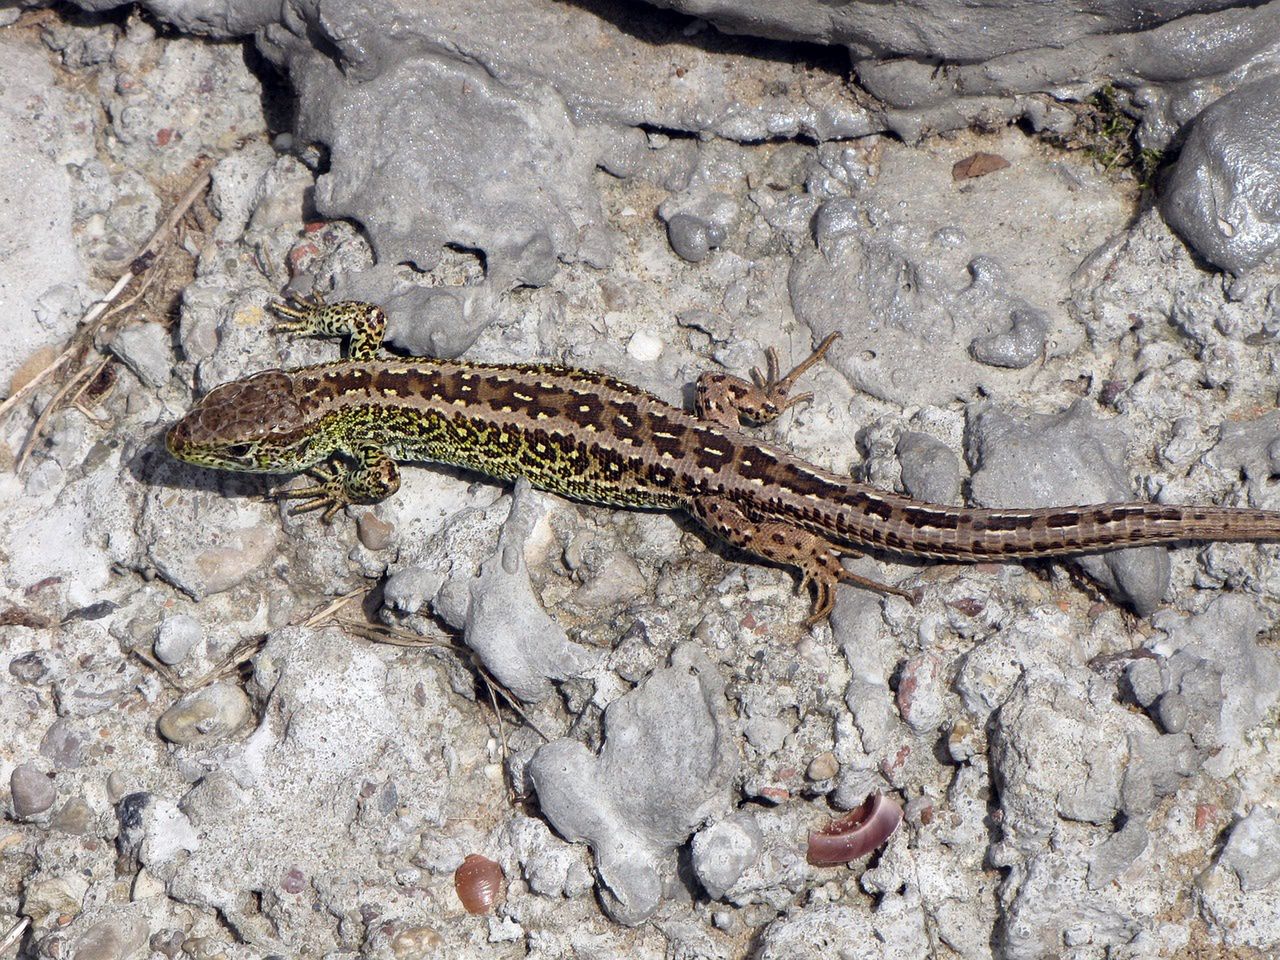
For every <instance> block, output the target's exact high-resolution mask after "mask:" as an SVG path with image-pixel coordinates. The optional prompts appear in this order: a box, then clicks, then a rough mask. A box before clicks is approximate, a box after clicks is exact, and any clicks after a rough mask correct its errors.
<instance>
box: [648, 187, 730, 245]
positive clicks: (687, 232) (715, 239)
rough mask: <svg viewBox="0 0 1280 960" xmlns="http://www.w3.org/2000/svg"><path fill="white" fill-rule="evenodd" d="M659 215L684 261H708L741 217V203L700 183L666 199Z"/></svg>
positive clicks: (668, 235)
mask: <svg viewBox="0 0 1280 960" xmlns="http://www.w3.org/2000/svg"><path fill="white" fill-rule="evenodd" d="M658 216H659V217H660V218H661V219H662V220H664V221H665V222H666V224H667V240H668V241H669V242H670V243H671V249H672V250H674V251H675V252H676V254H677V255H678V256H679V257H681V258H682V259H684V260H688V261H689V262H690V263H698V262H699V261H702V260H705V259H706V258H707V255H708V254H709V253H710V252H711V250H712V248H714V247H719V246H720V245H722V244H723V243H724V241H725V238H726V237H727V236H728V232H729V230H730V229H731V228H732V226H733V224H734V222H735V221H736V220H737V218H738V204H737V203H736V202H735V201H734V199H733V198H732V197H731V196H729V195H727V194H724V193H719V192H716V191H713V190H710V189H708V188H707V187H705V186H698V187H695V188H693V189H691V190H689V191H688V192H686V193H682V194H676V195H674V196H671V197H668V198H667V199H666V200H664V201H663V202H662V204H661V206H659V207H658Z"/></svg>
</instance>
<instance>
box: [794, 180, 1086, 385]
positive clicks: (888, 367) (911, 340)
mask: <svg viewBox="0 0 1280 960" xmlns="http://www.w3.org/2000/svg"><path fill="white" fill-rule="evenodd" d="M907 202H908V201H907V200H906V199H902V198H900V196H899V195H898V194H897V193H895V192H894V189H893V188H892V187H891V186H886V185H883V184H878V185H877V187H876V189H875V191H869V192H868V194H867V196H866V198H865V199H863V198H860V199H859V200H857V201H854V200H850V199H848V198H833V199H830V200H827V201H826V202H825V203H824V204H823V205H822V207H820V208H819V209H818V212H817V214H816V216H815V218H814V221H813V240H814V243H813V246H812V247H809V248H802V249H801V250H800V252H799V253H798V254H797V255H796V257H795V258H794V260H793V261H792V264H791V269H790V271H789V273H788V276H787V290H788V293H789V295H790V297H791V306H792V308H793V309H794V311H795V314H796V317H797V318H798V319H799V320H801V322H803V323H804V324H806V325H807V326H808V327H809V328H810V329H811V330H812V331H813V333H814V336H815V337H818V338H820V337H824V336H826V335H827V334H829V333H833V332H837V331H838V332H840V333H841V334H842V335H843V337H842V339H841V340H840V341H839V342H838V343H836V345H835V346H834V347H833V348H832V350H831V352H830V353H829V354H828V358H829V362H831V363H832V364H833V365H834V366H835V367H836V368H837V369H839V370H840V371H841V372H842V373H843V374H845V376H847V377H848V378H849V381H850V383H852V384H853V385H854V386H855V387H856V388H858V389H859V390H864V391H866V392H867V393H870V394H871V395H872V396H875V397H878V398H880V399H884V400H890V401H893V402H895V403H901V404H945V403H947V402H949V401H951V400H953V399H955V398H957V397H968V396H970V395H972V393H973V392H974V391H975V390H977V389H978V387H979V386H980V385H982V384H983V383H984V382H988V381H990V379H991V376H992V373H991V369H992V368H991V367H990V366H988V365H987V364H986V363H981V362H979V361H978V360H977V359H975V357H974V355H973V354H972V353H971V352H970V350H969V349H968V347H969V344H971V343H973V342H975V341H977V342H979V343H980V344H988V341H987V340H986V339H985V338H988V337H996V339H995V340H991V341H990V342H989V344H988V346H986V347H982V351H986V353H985V354H984V355H985V356H987V358H988V359H1000V358H1003V359H1006V360H1018V362H1020V360H1021V359H1023V358H1024V357H1023V354H1019V353H1018V350H1021V349H1022V348H1021V347H1019V346H1018V343H1022V342H1025V343H1029V344H1031V345H1032V346H1033V347H1034V346H1035V344H1036V342H1038V341H1037V336H1038V334H1037V329H1038V328H1037V325H1036V324H1035V323H1027V324H1024V328H1025V329H1024V331H1023V333H1025V334H1026V336H1025V337H1022V339H1021V340H1019V338H1018V336H1014V338H1013V340H1010V339H1009V337H1008V336H1007V334H1008V331H1009V323H1010V320H1009V318H1010V317H1011V316H1014V315H1018V316H1027V317H1041V316H1042V314H1041V313H1040V312H1037V311H1036V310H1035V309H1034V308H1033V307H1032V305H1031V304H1029V303H1028V302H1027V301H1026V300H1025V299H1024V298H1023V297H1022V296H1021V295H1020V294H1019V293H1018V292H1017V291H1016V289H1015V288H1014V286H1013V284H1012V283H1011V282H1010V280H1009V278H1008V277H1006V276H1005V273H1004V271H1003V270H1002V269H1000V268H999V266H998V265H997V264H996V262H995V261H994V260H993V259H992V258H991V257H989V256H985V255H984V256H974V257H973V258H972V259H971V260H970V262H969V264H968V271H969V282H968V284H967V285H964V284H958V283H957V282H956V280H955V276H954V271H953V268H951V267H948V266H944V265H943V264H942V263H940V262H938V260H937V257H936V251H935V250H932V249H930V248H929V247H928V245H927V243H925V242H924V241H923V238H922V237H921V236H920V235H919V234H918V233H917V232H916V231H917V230H918V229H919V225H916V224H911V225H910V226H909V225H908V222H907V219H906V218H905V217H904V215H903V214H902V213H901V207H900V206H898V204H906V203H907ZM1054 332H1055V334H1058V333H1061V335H1062V338H1063V339H1064V340H1069V339H1070V336H1069V331H1067V330H1065V329H1064V328H1063V327H1061V326H1060V327H1058V328H1055V330H1054ZM1020 335H1021V334H1019V336H1020ZM1001 336H1004V337H1005V338H1004V339H1000V337H1001ZM1042 340H1043V337H1041V338H1040V341H1039V342H1042ZM1015 341H1017V342H1015ZM1015 348H1016V349H1015ZM982 351H980V352H982ZM1024 353H1025V351H1024ZM1031 359H1034V357H1032V358H1031ZM1027 362H1030V360H1028V361H1027ZM1011 365H1014V366H1016V365H1017V363H1013V364H1011Z"/></svg>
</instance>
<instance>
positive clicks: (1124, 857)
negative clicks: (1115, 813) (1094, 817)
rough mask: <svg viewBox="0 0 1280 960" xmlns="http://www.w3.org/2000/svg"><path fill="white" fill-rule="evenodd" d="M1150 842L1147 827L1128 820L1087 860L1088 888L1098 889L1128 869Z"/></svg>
mask: <svg viewBox="0 0 1280 960" xmlns="http://www.w3.org/2000/svg"><path fill="white" fill-rule="evenodd" d="M1150 842H1151V838H1150V836H1149V835H1148V834H1147V828H1146V827H1144V826H1143V825H1142V824H1141V823H1140V822H1138V821H1137V820H1130V821H1128V822H1127V823H1125V825H1124V826H1123V827H1121V828H1120V829H1119V830H1117V831H1116V832H1115V833H1113V834H1112V835H1111V836H1109V837H1107V839H1106V840H1104V841H1103V842H1102V843H1101V844H1099V845H1098V848H1097V850H1096V851H1095V852H1094V854H1093V859H1092V860H1090V861H1089V881H1088V882H1089V889H1090V890H1100V889H1102V888H1103V887H1105V886H1107V885H1108V884H1110V883H1112V882H1114V881H1115V880H1116V879H1118V878H1119V876H1120V874H1122V873H1124V872H1125V871H1126V870H1128V869H1129V867H1131V866H1132V865H1133V863H1134V861H1135V860H1137V859H1138V858H1139V857H1140V856H1142V854H1143V852H1145V851H1146V849H1147V845H1148V844H1149V843H1150Z"/></svg>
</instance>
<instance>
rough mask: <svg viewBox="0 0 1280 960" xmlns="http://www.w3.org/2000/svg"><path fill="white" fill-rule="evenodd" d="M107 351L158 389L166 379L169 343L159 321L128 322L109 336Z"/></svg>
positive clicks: (169, 369)
mask: <svg viewBox="0 0 1280 960" xmlns="http://www.w3.org/2000/svg"><path fill="white" fill-rule="evenodd" d="M111 352H112V353H114V354H115V355H116V356H117V357H119V358H120V359H121V360H122V361H124V364H125V366H127V367H128V368H129V369H130V370H132V371H133V372H134V373H135V374H136V375H137V377H138V379H139V380H141V381H142V382H143V383H145V384H146V385H147V386H149V387H154V388H157V389H158V388H160V387H163V386H164V385H165V384H166V383H168V382H169V375H170V374H171V373H172V372H173V362H174V356H173V345H172V344H171V343H170V335H169V331H168V330H167V329H166V328H165V327H164V325H163V324H159V323H134V324H130V325H129V326H127V327H125V328H124V329H123V330H121V331H120V332H119V333H118V334H116V335H115V337H114V338H113V339H112V341H111Z"/></svg>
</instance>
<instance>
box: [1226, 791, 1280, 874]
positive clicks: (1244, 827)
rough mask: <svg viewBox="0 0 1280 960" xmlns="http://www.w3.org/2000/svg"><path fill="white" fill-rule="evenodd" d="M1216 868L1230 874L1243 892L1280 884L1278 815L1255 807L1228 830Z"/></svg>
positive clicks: (1279, 818)
mask: <svg viewBox="0 0 1280 960" xmlns="http://www.w3.org/2000/svg"><path fill="white" fill-rule="evenodd" d="M1218 865H1219V866H1221V867H1223V868H1225V869H1227V870H1231V871H1232V872H1233V873H1235V875H1236V877H1237V879H1239V881H1240V889H1241V890H1243V891H1245V892H1251V891H1254V890H1266V889H1269V888H1271V887H1272V886H1273V885H1274V884H1275V883H1276V881H1278V880H1280V815H1278V814H1277V813H1276V812H1275V811H1274V810H1269V809H1267V808H1266V807H1262V806H1257V807H1254V808H1253V809H1252V810H1250V811H1249V815H1248V816H1247V817H1245V818H1244V819H1243V820H1241V821H1240V822H1239V823H1237V824H1236V825H1235V826H1234V827H1232V828H1231V834H1230V835H1229V836H1228V837H1227V843H1226V846H1225V847H1223V848H1222V855H1221V856H1220V857H1219V858H1218Z"/></svg>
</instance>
